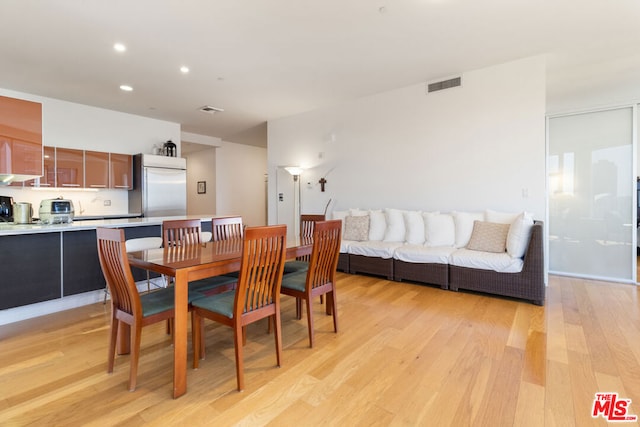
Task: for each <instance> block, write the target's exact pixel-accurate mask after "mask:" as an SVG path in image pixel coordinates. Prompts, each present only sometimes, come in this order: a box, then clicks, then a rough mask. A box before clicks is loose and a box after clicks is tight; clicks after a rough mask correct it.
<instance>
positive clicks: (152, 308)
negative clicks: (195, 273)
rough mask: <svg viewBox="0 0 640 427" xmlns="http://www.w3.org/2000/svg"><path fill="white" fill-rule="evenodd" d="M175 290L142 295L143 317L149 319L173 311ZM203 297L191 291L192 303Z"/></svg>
mask: <svg viewBox="0 0 640 427" xmlns="http://www.w3.org/2000/svg"><path fill="white" fill-rule="evenodd" d="M174 290H175V288H174V287H173V286H171V287H168V288H163V289H159V290H157V291H153V292H148V293H146V294H143V295H140V303H141V304H142V317H147V316H151V315H154V314H157V313H160V312H163V311H166V310H171V309H172V308H173V307H174V305H173V303H174ZM201 297H202V294H201V293H199V292H195V291H192V290H191V289H189V296H188V299H189V302H192V301H193V300H195V299H197V298H201Z"/></svg>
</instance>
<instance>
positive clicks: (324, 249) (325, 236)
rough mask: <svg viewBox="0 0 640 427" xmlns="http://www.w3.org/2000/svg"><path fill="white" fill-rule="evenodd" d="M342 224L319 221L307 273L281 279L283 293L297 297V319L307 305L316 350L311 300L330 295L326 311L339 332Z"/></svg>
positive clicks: (311, 338) (311, 343) (308, 322)
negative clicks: (338, 267)
mask: <svg viewBox="0 0 640 427" xmlns="http://www.w3.org/2000/svg"><path fill="white" fill-rule="evenodd" d="M341 231H342V221H340V220H332V221H317V222H316V223H315V228H314V232H313V249H312V251H311V260H310V261H309V269H308V270H307V271H306V272H298V273H295V274H288V275H286V276H284V277H283V278H282V287H281V290H280V292H282V293H283V294H285V295H290V296H293V297H295V298H296V317H297V318H298V319H300V318H301V317H302V315H301V314H302V313H301V311H302V310H301V307H300V305H301V301H302V300H305V301H306V304H307V326H308V329H309V346H310V347H313V309H312V305H311V299H312V298H313V297H315V296H318V295H325V294H326V295H327V304H326V312H327V315H329V314H333V329H334V331H335V332H338V310H337V303H336V267H337V265H338V256H339V254H340V238H341Z"/></svg>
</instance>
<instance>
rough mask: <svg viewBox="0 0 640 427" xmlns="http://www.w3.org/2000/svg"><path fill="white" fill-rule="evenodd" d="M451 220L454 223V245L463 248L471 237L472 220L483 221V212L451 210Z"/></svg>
mask: <svg viewBox="0 0 640 427" xmlns="http://www.w3.org/2000/svg"><path fill="white" fill-rule="evenodd" d="M452 215H453V220H454V223H455V225H456V241H455V247H457V248H464V247H466V246H467V244H468V243H469V239H471V233H472V232H473V222H474V221H484V213H483V212H453V214H452Z"/></svg>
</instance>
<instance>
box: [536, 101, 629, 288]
mask: <svg viewBox="0 0 640 427" xmlns="http://www.w3.org/2000/svg"><path fill="white" fill-rule="evenodd" d="M634 117H635V107H626V108H616V109H611V110H604V111H596V112H590V113H583V114H572V115H565V116H557V117H551V118H549V119H548V132H549V136H548V140H549V157H548V173H549V182H548V185H549V189H548V190H549V271H550V272H551V273H556V274H568V275H573V276H580V277H591V278H596V279H605V280H615V281H623V282H631V281H635V275H636V274H635V268H636V250H635V247H634V245H633V243H634V241H635V239H634V235H635V233H636V224H635V217H636V215H635V209H636V203H637V201H636V196H635V192H636V179H635V177H634V160H633V158H634V148H633V147H634V144H633V138H634V124H635V123H634V122H635V121H634Z"/></svg>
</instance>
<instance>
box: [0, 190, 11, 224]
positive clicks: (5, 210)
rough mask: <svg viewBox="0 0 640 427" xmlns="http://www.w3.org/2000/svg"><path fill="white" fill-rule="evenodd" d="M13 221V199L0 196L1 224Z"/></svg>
mask: <svg viewBox="0 0 640 427" xmlns="http://www.w3.org/2000/svg"><path fill="white" fill-rule="evenodd" d="M11 221H13V197H9V196H0V222H11Z"/></svg>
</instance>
